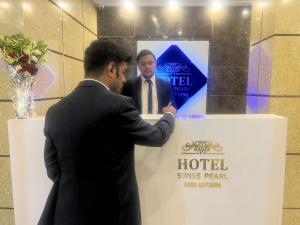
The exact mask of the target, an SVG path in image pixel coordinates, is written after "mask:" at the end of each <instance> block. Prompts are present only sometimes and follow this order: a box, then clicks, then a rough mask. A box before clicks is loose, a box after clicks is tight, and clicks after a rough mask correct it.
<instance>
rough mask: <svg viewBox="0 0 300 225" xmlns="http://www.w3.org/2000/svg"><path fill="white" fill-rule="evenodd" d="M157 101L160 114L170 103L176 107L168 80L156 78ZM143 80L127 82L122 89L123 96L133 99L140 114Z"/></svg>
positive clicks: (135, 79)
mask: <svg viewBox="0 0 300 225" xmlns="http://www.w3.org/2000/svg"><path fill="white" fill-rule="evenodd" d="M155 82H156V91H157V101H158V113H162V109H163V107H165V106H167V105H168V104H169V103H170V102H171V103H172V105H173V106H174V107H176V104H175V101H174V97H173V92H172V87H171V84H170V82H168V81H167V80H163V79H160V78H158V77H155ZM141 93H142V78H141V76H138V77H136V78H134V79H131V80H128V81H126V83H125V84H124V86H123V89H122V95H125V96H128V97H132V98H133V100H134V104H135V106H136V108H137V109H138V111H139V113H141V112H142V100H141V95H142V94H141Z"/></svg>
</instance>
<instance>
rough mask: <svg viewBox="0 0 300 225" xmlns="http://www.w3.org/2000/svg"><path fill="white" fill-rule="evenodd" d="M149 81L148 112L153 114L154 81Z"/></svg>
mask: <svg viewBox="0 0 300 225" xmlns="http://www.w3.org/2000/svg"><path fill="white" fill-rule="evenodd" d="M146 82H147V83H148V85H149V86H148V114H152V85H151V84H152V81H151V80H146Z"/></svg>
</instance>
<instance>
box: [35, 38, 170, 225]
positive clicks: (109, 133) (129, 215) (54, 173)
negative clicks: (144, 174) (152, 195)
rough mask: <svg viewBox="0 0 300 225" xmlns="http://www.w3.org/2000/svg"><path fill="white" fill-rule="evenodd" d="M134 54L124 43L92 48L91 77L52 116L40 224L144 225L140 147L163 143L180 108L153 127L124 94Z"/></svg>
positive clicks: (88, 54) (87, 57)
mask: <svg viewBox="0 0 300 225" xmlns="http://www.w3.org/2000/svg"><path fill="white" fill-rule="evenodd" d="M129 59H130V57H129V56H128V54H127V52H126V51H124V50H123V49H122V48H121V47H119V46H118V45H117V44H115V43H113V42H109V41H101V40H97V41H94V42H93V43H92V44H91V45H90V46H89V47H88V48H87V49H86V51H85V58H84V69H85V78H86V79H85V80H83V81H82V82H80V83H79V85H78V87H77V88H76V89H75V90H74V91H73V92H72V93H70V94H69V95H68V96H66V97H65V98H63V99H62V100H61V101H60V102H58V103H57V104H55V105H53V106H52V107H51V108H50V109H49V110H48V112H47V115H46V118H45V129H44V132H45V136H46V141H45V164H46V169H47V174H48V176H49V178H50V179H51V180H52V181H53V182H54V184H53V187H52V189H51V192H50V194H49V196H48V199H47V202H46V205H45V208H44V211H43V213H42V216H41V218H40V221H39V223H38V225H100V224H103V225H140V224H141V218H140V207H139V195H138V186H137V181H136V177H135V169H134V144H139V145H146V146H161V145H163V144H164V143H165V142H166V141H167V140H168V138H169V136H170V134H171V133H172V131H173V129H174V116H175V114H176V110H175V109H174V108H173V107H172V106H169V107H166V108H164V109H163V112H164V113H165V114H164V116H163V117H162V118H161V119H160V120H159V121H158V122H157V123H156V124H155V125H150V124H149V123H147V122H145V121H144V120H143V119H142V118H141V117H140V116H139V114H138V111H137V110H136V108H135V107H134V105H133V104H132V100H131V99H130V98H128V97H125V96H122V95H119V94H117V92H119V91H120V89H121V88H122V85H123V82H124V80H125V73H126V69H127V63H128V61H129Z"/></svg>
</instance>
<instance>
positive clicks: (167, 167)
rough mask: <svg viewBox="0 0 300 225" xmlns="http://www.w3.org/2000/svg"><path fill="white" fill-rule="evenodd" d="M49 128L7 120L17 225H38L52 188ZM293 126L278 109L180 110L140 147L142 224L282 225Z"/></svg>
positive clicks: (41, 122)
mask: <svg viewBox="0 0 300 225" xmlns="http://www.w3.org/2000/svg"><path fill="white" fill-rule="evenodd" d="M158 118H159V116H158V115H153V116H145V119H146V120H148V121H149V122H150V123H155V121H157V119H158ZM43 127H44V118H33V119H26V120H17V119H15V120H9V121H8V128H9V146H10V155H11V172H12V184H13V198H14V210H15V221H16V225H36V224H37V221H38V219H39V216H40V214H41V211H42V209H43V207H44V204H45V201H46V198H47V195H48V193H49V190H50V187H51V181H50V180H49V179H48V178H47V176H46V170H45V166H44V160H43V147H44V136H43ZM286 132H287V119H286V118H284V117H280V116H275V115H209V116H179V118H178V119H177V121H176V127H175V131H174V133H173V135H172V136H171V138H170V140H169V141H168V142H167V143H166V144H165V145H164V146H163V147H162V148H150V147H142V146H136V152H135V161H136V173H137V179H138V184H139V192H140V200H141V210H142V221H143V225H154V224H155V225H158V224H159V225H201V224H209V225H241V224H242V225H281V216H282V205H283V187H284V168H285V150H286V135H287V133H286Z"/></svg>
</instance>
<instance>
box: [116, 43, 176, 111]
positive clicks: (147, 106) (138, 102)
mask: <svg viewBox="0 0 300 225" xmlns="http://www.w3.org/2000/svg"><path fill="white" fill-rule="evenodd" d="M137 63H138V67H139V70H140V72H141V75H140V76H138V77H136V78H134V79H131V80H128V81H127V82H126V83H125V84H124V86H123V90H122V94H123V95H125V96H129V97H132V98H133V100H134V103H135V106H136V108H137V109H138V111H139V112H140V113H141V114H156V113H159V114H161V113H162V112H163V110H162V109H163V107H165V106H167V105H170V104H171V105H173V106H176V105H175V102H174V98H173V92H172V87H171V84H170V82H169V81H167V80H163V79H160V78H158V77H157V76H155V70H156V57H155V55H154V54H153V53H152V52H151V51H150V50H148V49H144V50H142V51H140V52H139V53H138V56H137Z"/></svg>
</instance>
